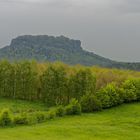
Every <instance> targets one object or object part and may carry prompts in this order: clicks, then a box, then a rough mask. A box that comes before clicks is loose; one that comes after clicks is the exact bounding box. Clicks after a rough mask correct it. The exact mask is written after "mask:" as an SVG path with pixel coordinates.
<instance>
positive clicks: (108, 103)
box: [97, 83, 121, 108]
mask: <svg viewBox="0 0 140 140" xmlns="http://www.w3.org/2000/svg"><path fill="white" fill-rule="evenodd" d="M97 97H98V99H99V100H100V101H101V103H102V107H103V108H110V107H112V106H116V105H117V104H120V102H121V99H120V95H119V93H118V87H116V85H115V84H114V83H111V84H108V85H107V86H106V87H104V88H101V89H100V90H99V91H98V92H97Z"/></svg>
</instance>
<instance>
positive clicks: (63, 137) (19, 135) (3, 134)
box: [0, 99, 140, 140]
mask: <svg viewBox="0 0 140 140" xmlns="http://www.w3.org/2000/svg"><path fill="white" fill-rule="evenodd" d="M8 104H10V106H11V105H13V106H14V105H16V106H19V108H20V109H21V110H23V109H25V110H26V105H27V104H28V105H29V106H30V108H32V109H35V108H36V107H37V106H38V107H37V109H38V108H39V106H41V108H42V105H37V104H36V103H30V102H28V103H27V102H24V101H16V102H15V101H12V100H6V99H1V102H0V107H2V106H3V105H7V106H8ZM44 109H45V107H44ZM139 110H140V103H132V104H123V105H121V106H118V107H114V108H111V109H106V110H103V111H101V112H94V113H89V114H82V115H80V116H65V117H62V118H55V119H53V120H48V121H47V122H45V123H40V124H36V125H23V126H16V127H5V128H0V140H124V139H126V140H139V139H140V133H139V131H140V111H139Z"/></svg>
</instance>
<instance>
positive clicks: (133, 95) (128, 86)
mask: <svg viewBox="0 0 140 140" xmlns="http://www.w3.org/2000/svg"><path fill="white" fill-rule="evenodd" d="M122 88H123V89H124V101H125V102H132V101H136V100H137V88H136V86H135V84H134V81H133V80H130V79H129V80H126V81H125V82H124V83H123V85H122Z"/></svg>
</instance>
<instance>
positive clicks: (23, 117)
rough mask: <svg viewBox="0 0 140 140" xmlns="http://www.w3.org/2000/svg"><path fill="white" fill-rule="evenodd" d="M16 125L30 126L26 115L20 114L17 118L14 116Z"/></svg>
mask: <svg viewBox="0 0 140 140" xmlns="http://www.w3.org/2000/svg"><path fill="white" fill-rule="evenodd" d="M13 122H14V124H19V125H22V124H28V122H29V121H28V118H27V115H26V114H18V115H16V116H14V120H13Z"/></svg>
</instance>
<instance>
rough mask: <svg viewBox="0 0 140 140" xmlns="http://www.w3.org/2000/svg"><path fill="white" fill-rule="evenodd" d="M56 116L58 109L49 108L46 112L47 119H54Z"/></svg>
mask: <svg viewBox="0 0 140 140" xmlns="http://www.w3.org/2000/svg"><path fill="white" fill-rule="evenodd" d="M55 117H56V111H55V110H54V109H52V110H49V111H48V112H47V113H46V119H54V118H55Z"/></svg>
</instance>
